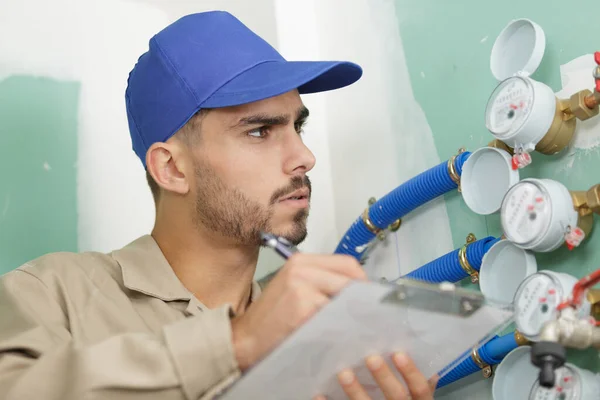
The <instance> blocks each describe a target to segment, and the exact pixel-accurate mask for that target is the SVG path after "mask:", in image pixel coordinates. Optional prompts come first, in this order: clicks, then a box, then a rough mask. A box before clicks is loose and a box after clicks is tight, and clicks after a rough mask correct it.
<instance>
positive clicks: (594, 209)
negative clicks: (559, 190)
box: [570, 184, 600, 236]
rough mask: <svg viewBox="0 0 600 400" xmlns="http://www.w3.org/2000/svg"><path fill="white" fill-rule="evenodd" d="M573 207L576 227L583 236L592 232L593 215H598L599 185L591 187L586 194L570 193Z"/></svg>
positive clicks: (599, 210)
mask: <svg viewBox="0 0 600 400" xmlns="http://www.w3.org/2000/svg"><path fill="white" fill-rule="evenodd" d="M570 193H571V198H572V199H573V207H574V208H575V211H577V213H578V214H579V215H578V218H577V226H578V227H580V228H581V229H582V230H583V232H585V235H586V236H587V235H589V234H590V233H591V232H592V227H593V225H594V218H593V215H592V214H593V213H596V214H599V215H600V184H597V185H594V186H592V187H591V188H590V189H589V190H588V191H587V192H585V191H582V190H580V191H571V192H570Z"/></svg>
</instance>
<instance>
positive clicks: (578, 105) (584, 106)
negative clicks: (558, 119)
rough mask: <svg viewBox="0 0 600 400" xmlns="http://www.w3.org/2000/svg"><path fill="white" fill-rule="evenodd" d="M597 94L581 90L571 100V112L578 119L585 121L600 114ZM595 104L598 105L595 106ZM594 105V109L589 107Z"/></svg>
mask: <svg viewBox="0 0 600 400" xmlns="http://www.w3.org/2000/svg"><path fill="white" fill-rule="evenodd" d="M597 100H598V99H597V97H596V94H595V93H592V91H591V90H589V89H584V90H580V91H579V92H577V93H575V94H574V95H572V96H571V98H570V99H569V103H570V107H569V109H570V112H571V114H573V115H575V116H576V117H577V119H579V120H581V121H585V120H586V119H589V118H592V117H594V116H596V115H598V113H599V112H600V109H599V108H598V104H597V103H598V101H597ZM593 103H596V104H595V105H594V104H593ZM588 104H589V105H592V106H593V107H589V106H588Z"/></svg>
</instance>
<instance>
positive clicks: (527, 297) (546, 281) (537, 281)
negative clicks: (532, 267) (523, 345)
mask: <svg viewBox="0 0 600 400" xmlns="http://www.w3.org/2000/svg"><path fill="white" fill-rule="evenodd" d="M563 296H564V293H563V288H562V285H561V284H560V282H559V280H558V279H556V278H555V277H553V276H552V275H548V274H545V273H544V272H538V273H536V274H533V275H531V276H529V277H528V278H527V279H525V280H524V281H523V283H521V285H520V286H519V288H518V290H517V293H516V294H515V301H514V306H515V323H516V325H517V329H518V330H519V332H521V333H522V334H523V335H525V336H526V337H527V338H528V339H530V340H535V339H537V336H538V335H539V334H540V331H541V330H542V326H543V325H544V323H546V322H547V321H550V320H552V319H554V318H556V314H557V311H556V307H558V305H559V303H560V301H561V299H562V298H563Z"/></svg>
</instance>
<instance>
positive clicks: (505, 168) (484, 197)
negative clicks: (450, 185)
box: [460, 147, 519, 215]
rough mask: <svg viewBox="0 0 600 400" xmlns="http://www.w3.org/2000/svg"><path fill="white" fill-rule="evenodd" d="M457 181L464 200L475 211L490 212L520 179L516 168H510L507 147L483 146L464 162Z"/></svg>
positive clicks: (484, 213)
mask: <svg viewBox="0 0 600 400" xmlns="http://www.w3.org/2000/svg"><path fill="white" fill-rule="evenodd" d="M460 181H461V182H460V186H461V190H462V195H463V200H464V201H465V204H466V205H467V206H468V207H469V208H470V209H471V211H473V212H474V213H477V214H480V215H489V214H493V213H495V212H496V211H498V210H500V207H501V206H502V200H503V199H504V196H505V195H506V192H508V190H509V189H510V188H511V187H512V186H513V185H515V184H516V183H518V182H519V170H513V169H512V158H511V156H510V154H508V153H507V152H506V151H504V150H502V149H497V148H495V147H482V148H480V149H478V150H476V151H474V152H473V153H472V154H471V155H470V156H469V158H468V159H467V161H466V162H465V164H464V165H463V169H462V174H461V178H460Z"/></svg>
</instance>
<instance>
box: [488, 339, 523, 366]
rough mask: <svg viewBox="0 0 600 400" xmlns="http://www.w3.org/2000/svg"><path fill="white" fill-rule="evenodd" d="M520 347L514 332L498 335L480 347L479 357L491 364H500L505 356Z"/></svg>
mask: <svg viewBox="0 0 600 400" xmlns="http://www.w3.org/2000/svg"><path fill="white" fill-rule="evenodd" d="M517 347H519V345H518V343H517V341H516V340H515V334H514V332H511V333H508V334H506V335H503V336H497V337H495V338H494V339H492V340H490V341H489V342H487V343H486V344H484V345H483V346H481V348H480V349H479V357H481V360H483V362H485V363H486V364H489V365H496V364H499V363H500V362H501V361H502V360H503V359H504V357H506V355H507V354H508V353H510V352H511V351H513V350H514V349H516V348H517Z"/></svg>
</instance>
